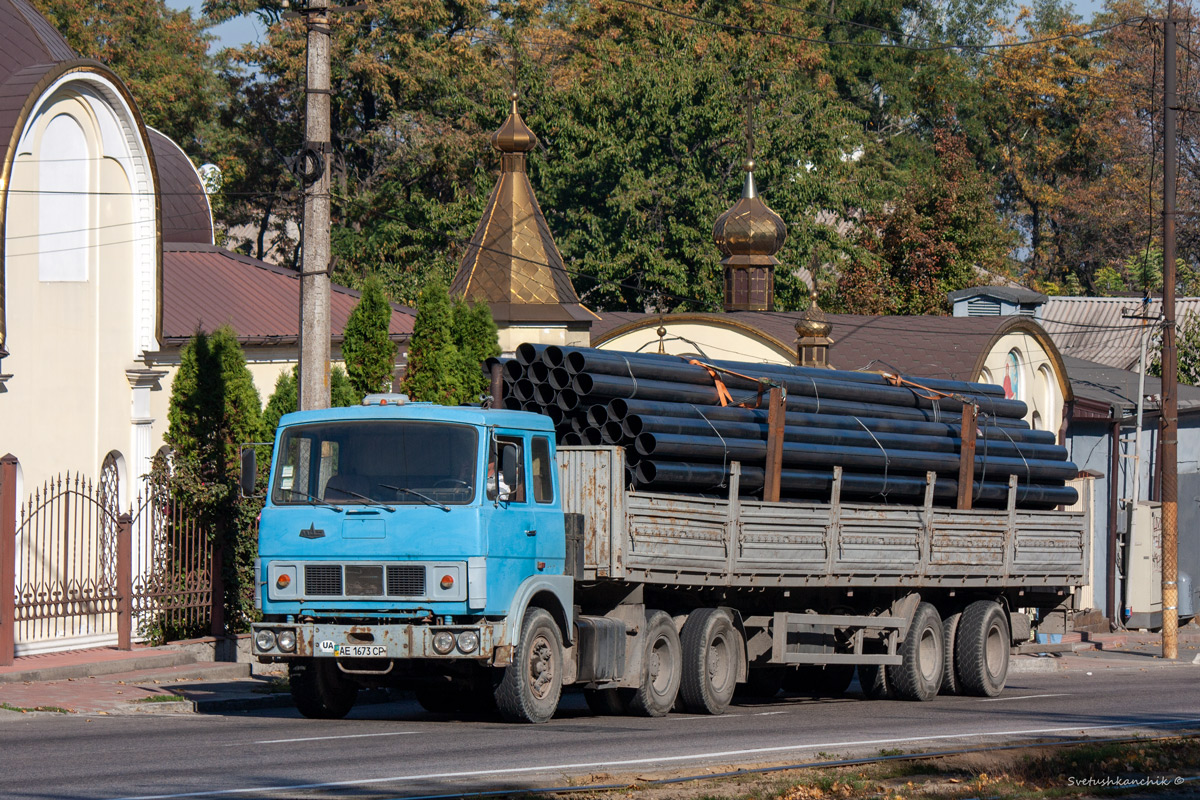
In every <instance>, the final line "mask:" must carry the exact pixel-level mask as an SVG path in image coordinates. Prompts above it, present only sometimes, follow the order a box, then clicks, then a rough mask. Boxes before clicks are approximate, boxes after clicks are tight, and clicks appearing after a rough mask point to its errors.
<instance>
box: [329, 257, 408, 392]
mask: <svg viewBox="0 0 1200 800" xmlns="http://www.w3.org/2000/svg"><path fill="white" fill-rule="evenodd" d="M391 321H392V307H391V306H390V305H389V304H388V301H387V298H386V297H384V295H383V287H382V286H381V285H380V283H379V280H378V279H377V278H374V277H371V278H367V280H366V282H365V283H364V284H363V289H362V297H361V298H359V301H358V304H357V305H355V306H354V310H353V311H351V312H350V319H348V320H347V321H346V330H345V338H344V339H343V340H342V359H343V360H344V361H345V362H346V372H347V374H348V375H349V376H350V385H351V386H353V387H354V390H355V392H357V394H358V396H359V397H360V398H361V397H364V396H366V395H368V394H371V393H372V392H383V391H387V390H388V389H390V388H391V385H392V370H393V369H395V366H396V343H395V342H393V341H392V340H391V339H390V338H388V326H389V325H390V324H391Z"/></svg>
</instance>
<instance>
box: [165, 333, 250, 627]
mask: <svg viewBox="0 0 1200 800" xmlns="http://www.w3.org/2000/svg"><path fill="white" fill-rule="evenodd" d="M260 408H261V404H260V401H259V396H258V391H257V390H256V389H255V388H254V381H253V380H252V379H251V377H250V371H249V370H248V369H247V368H246V359H245V356H244V355H243V354H242V348H241V346H240V345H239V344H238V341H237V335H236V334H235V333H234V332H233V329H232V328H230V327H228V326H222V327H220V328H218V329H217V330H216V331H214V332H213V333H212V335H211V336H210V335H207V334H205V333H203V332H197V333H196V335H195V336H193V337H192V339H191V340H190V341H189V342H188V343H187V344H186V345H184V347H183V350H182V352H181V354H180V366H179V373H178V374H177V375H176V376H175V381H174V383H173V384H172V387H171V400H170V407H169V411H168V415H167V416H168V420H169V424H168V428H167V434H166V437H165V438H166V442H167V444H169V445H170V446H171V448H172V449H173V465H174V472H173V475H172V477H171V488H172V491H173V493H174V495H175V497H176V499H177V500H179V501H180V502H182V503H183V504H184V506H185V508H187V509H188V510H189V511H190V512H191V513H192V514H193V515H194V517H195V518H196V519H197V521H198V522H199V524H200V525H201V527H202V528H203V529H204V530H207V531H208V532H209V536H210V538H211V539H212V542H213V545H214V547H216V548H219V549H220V550H221V552H222V554H223V578H224V583H225V598H224V600H225V625H226V628H227V630H229V631H230V632H240V631H244V630H247V629H248V627H249V624H250V622H251V621H252V619H253V614H254V606H253V602H254V574H253V564H254V557H255V555H256V553H257V541H256V539H255V535H254V521H255V518H256V516H257V514H258V511H259V506H260V503H259V502H257V501H254V500H253V499H247V498H242V497H240V496H239V494H238V475H239V472H240V469H241V464H240V459H239V448H240V446H241V444H243V443H247V442H256V441H261V440H262V438H263V434H264V431H263V423H262V416H261V412H260Z"/></svg>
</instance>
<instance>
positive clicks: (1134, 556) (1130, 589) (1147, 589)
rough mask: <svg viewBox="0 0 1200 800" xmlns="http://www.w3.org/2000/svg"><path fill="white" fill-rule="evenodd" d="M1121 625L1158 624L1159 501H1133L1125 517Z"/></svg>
mask: <svg viewBox="0 0 1200 800" xmlns="http://www.w3.org/2000/svg"><path fill="white" fill-rule="evenodd" d="M1125 616H1126V620H1125V624H1126V625H1127V626H1128V627H1130V628H1160V627H1162V504H1161V503H1150V502H1145V501H1143V502H1140V503H1136V504H1134V506H1133V508H1132V509H1131V511H1130V519H1129V566H1128V569H1127V570H1126V587H1125Z"/></svg>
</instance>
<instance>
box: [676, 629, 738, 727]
mask: <svg viewBox="0 0 1200 800" xmlns="http://www.w3.org/2000/svg"><path fill="white" fill-rule="evenodd" d="M681 643H682V645H683V674H682V676H681V680H680V682H679V696H680V697H682V698H683V704H684V706H685V707H686V708H687V710H688V711H691V712H693V713H697V714H723V713H725V709H727V708H729V703H730V701H732V700H733V691H734V689H736V688H737V672H738V666H739V664H740V663H741V657H742V656H741V652H740V649H741V639H740V637H739V636H738V633H737V629H736V628H734V627H733V620H732V619H730V617H729V614H728V613H727V612H725V611H722V610H720V609H717V608H701V609H697V610H696V611H693V612H692V613H691V614H690V615H688V618H687V622H686V623H684V625H683V635H682V637H681Z"/></svg>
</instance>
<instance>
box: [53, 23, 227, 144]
mask: <svg viewBox="0 0 1200 800" xmlns="http://www.w3.org/2000/svg"><path fill="white" fill-rule="evenodd" d="M33 4H34V6H35V7H36V8H37V9H38V11H40V12H42V14H44V15H45V16H46V18H47V19H48V20H50V24H51V25H53V26H54V27H55V28H57V29H58V31H59V33H61V34H62V35H63V37H64V38H65V39H66V40H67V43H68V44H70V45H71V47H72V48H74V50H75V51H76V52H77V53H79V54H80V55H81V56H83V57H85V58H94V59H96V60H98V61H102V62H104V63H105V64H107V65H108V66H109V68H111V69H112V71H113V72H115V73H116V74H117V75H118V76H119V77H120V78H121V80H122V81H124V82H125V84H126V85H127V86H128V87H129V90H130V91H131V92H132V93H133V96H134V98H135V99H136V100H137V105H138V108H139V109H140V110H141V112H142V116H143V117H144V118H145V120H146V122H147V123H148V124H150V125H152V126H154V127H155V128H158V129H159V130H161V131H162V132H163V133H165V134H167V135H168V136H170V137H171V138H172V139H174V140H175V141H176V142H178V143H179V144H180V145H181V146H182V147H183V148H184V150H186V151H190V152H195V151H196V150H197V149H203V148H202V147H201V142H202V140H203V138H204V136H205V134H206V133H207V132H210V131H211V123H212V122H213V121H214V108H215V103H216V101H217V98H218V97H219V96H220V94H221V91H222V88H221V85H220V82H219V81H218V79H217V75H216V72H215V70H214V65H213V61H212V59H211V58H210V57H209V54H208V42H209V40H210V39H211V37H210V36H209V35H208V34H207V33H205V32H204V28H203V26H202V25H201V24H199V23H197V22H196V21H195V20H193V19H192V15H191V13H190V12H189V11H174V10H172V9H170V8H168V7H167V5H166V3H165V2H163V0H106V2H103V3H96V2H93V1H92V0H33Z"/></svg>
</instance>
